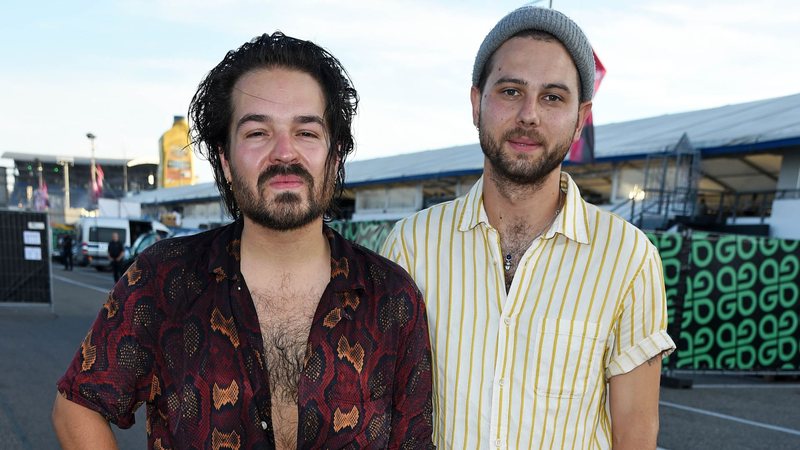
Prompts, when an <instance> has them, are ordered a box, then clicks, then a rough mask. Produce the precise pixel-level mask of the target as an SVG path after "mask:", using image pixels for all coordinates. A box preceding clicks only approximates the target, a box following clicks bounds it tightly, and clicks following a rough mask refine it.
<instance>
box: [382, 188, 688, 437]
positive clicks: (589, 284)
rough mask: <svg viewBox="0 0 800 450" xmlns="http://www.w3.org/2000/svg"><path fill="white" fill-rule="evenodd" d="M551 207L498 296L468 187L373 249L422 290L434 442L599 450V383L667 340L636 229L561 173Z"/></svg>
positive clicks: (499, 261) (498, 263)
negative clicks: (560, 200)
mask: <svg viewBox="0 0 800 450" xmlns="http://www.w3.org/2000/svg"><path fill="white" fill-rule="evenodd" d="M561 185H562V190H565V191H566V202H565V205H564V207H563V208H562V212H561V213H560V215H559V216H558V218H557V220H556V221H555V222H554V223H553V225H552V226H551V227H550V229H549V230H547V231H546V232H545V233H544V234H543V235H542V236H541V237H540V238H537V239H536V240H534V241H533V243H531V246H530V248H528V250H527V251H526V252H525V254H524V255H523V256H522V259H521V260H520V265H519V268H518V269H517V272H516V275H515V276H514V280H513V283H512V285H511V288H510V291H509V292H508V294H506V291H505V283H504V275H503V258H502V255H501V250H500V235H499V233H498V232H497V230H496V229H494V228H493V227H492V226H491V225H489V221H488V218H487V216H486V211H485V209H484V205H483V195H482V192H483V178H481V179H480V180H478V182H477V183H476V184H475V186H473V187H472V189H471V190H470V192H469V193H468V194H467V195H466V196H464V197H461V198H458V199H456V200H453V201H451V202H447V203H443V204H440V205H436V206H433V207H431V208H429V209H426V210H424V211H420V212H418V213H416V214H415V215H413V216H411V217H408V218H406V219H404V220H402V221H400V222H398V223H397V224H396V225H395V227H394V229H393V230H392V233H391V234H390V235H389V238H388V239H387V241H386V243H385V244H384V247H383V254H384V255H386V256H387V257H389V258H390V259H392V260H394V261H396V262H398V263H399V264H400V265H402V266H403V267H404V268H405V269H406V270H407V271H408V272H409V273H410V274H411V276H412V277H413V278H414V280H416V282H417V284H418V285H419V288H420V289H421V290H422V292H423V294H424V296H425V303H426V308H427V311H428V317H429V329H430V333H431V344H432V346H433V356H434V359H435V361H436V364H435V367H434V392H435V395H434V441H435V443H436V444H437V446H438V447H439V448H443V449H470V450H471V449H527V448H531V449H550V450H556V449H558V450H560V449H572V448H574V449H607V448H611V421H610V417H609V412H608V411H609V409H608V393H607V382H608V379H609V378H610V377H612V376H614V375H618V374H622V373H626V372H629V371H631V370H633V369H634V368H636V367H637V366H639V365H640V364H642V363H644V362H646V361H647V360H648V359H650V358H652V357H653V356H655V355H658V354H659V353H661V352H662V351H671V349H674V347H675V345H674V343H673V342H672V340H671V339H670V337H669V336H668V335H667V333H666V327H667V313H666V297H665V291H664V282H663V278H662V269H661V260H660V258H659V255H658V252H657V250H656V248H655V247H654V246H653V245H652V244H651V243H650V241H649V240H648V239H647V237H646V236H645V235H644V234H643V233H642V232H641V231H639V230H638V229H636V228H635V227H634V226H633V225H631V224H629V223H628V222H626V221H624V220H623V219H621V218H619V217H617V216H615V215H613V214H610V213H607V212H604V211H602V210H600V209H599V208H597V207H596V206H594V205H591V204H588V203H586V202H584V201H583V199H582V198H581V197H580V193H579V191H578V187H577V186H576V185H575V183H574V182H573V181H572V179H571V178H570V177H569V175H567V174H562V178H561Z"/></svg>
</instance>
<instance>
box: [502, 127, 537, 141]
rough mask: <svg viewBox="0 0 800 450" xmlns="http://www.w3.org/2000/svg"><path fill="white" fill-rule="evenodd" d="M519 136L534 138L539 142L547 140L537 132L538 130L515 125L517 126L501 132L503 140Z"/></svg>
mask: <svg viewBox="0 0 800 450" xmlns="http://www.w3.org/2000/svg"><path fill="white" fill-rule="evenodd" d="M520 137H526V138H528V139H531V140H534V141H537V142H541V143H546V142H547V140H546V139H545V138H544V136H542V135H541V133H539V132H538V131H536V130H534V129H530V130H526V129H524V128H520V127H517V128H514V129H513V130H508V131H506V132H505V133H503V140H504V141H506V140H509V139H516V138H520Z"/></svg>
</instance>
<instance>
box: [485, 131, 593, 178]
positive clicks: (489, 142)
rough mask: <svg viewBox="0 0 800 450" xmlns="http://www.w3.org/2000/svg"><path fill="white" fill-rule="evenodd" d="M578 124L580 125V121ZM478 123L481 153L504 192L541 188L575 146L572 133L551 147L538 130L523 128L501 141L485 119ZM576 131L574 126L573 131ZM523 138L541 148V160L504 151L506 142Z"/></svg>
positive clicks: (528, 155)
mask: <svg viewBox="0 0 800 450" xmlns="http://www.w3.org/2000/svg"><path fill="white" fill-rule="evenodd" d="M575 122H576V123H575V124H576V126H577V119H576V121H575ZM478 123H479V125H480V126H479V131H478V139H479V141H480V144H481V150H483V154H484V155H485V156H486V159H488V160H489V163H490V165H491V167H492V174H491V176H492V181H494V182H495V183H496V184H497V186H498V188H500V189H501V190H504V191H508V190H518V189H533V190H536V189H539V188H540V187H541V186H542V184H543V183H544V181H545V179H546V178H547V176H548V175H549V174H550V173H552V172H553V171H554V170H556V169H557V168H558V167H559V166H560V165H561V163H562V162H563V161H564V158H565V157H566V156H567V152H569V148H570V146H571V145H572V136H573V134H572V133H570V134H569V135H567V136H564V137H563V138H561V139H559V140H558V141H556V142H554V143H553V144H552V145H550V143H549V141H548V140H547V139H545V137H544V136H542V135H541V134H540V133H539V132H538V131H536V130H534V129H530V130H525V129H523V128H520V127H516V128H514V129H511V130H507V131H506V132H504V133H503V134H502V136H501V137H500V139H499V140H498V139H495V138H494V136H492V135H491V134H490V133H489V131H488V130H487V127H485V126H484V124H483V120H482V118H479V119H478ZM574 130H575V128H574V127H573V132H574ZM523 136H524V137H527V138H528V139H531V140H535V141H537V142H539V143H540V144H541V145H542V148H543V151H542V154H541V155H540V156H539V157H536V155H530V154H527V155H526V154H517V155H514V154H511V153H509V152H504V151H503V143H504V142H506V141H507V140H509V139H513V138H519V137H523Z"/></svg>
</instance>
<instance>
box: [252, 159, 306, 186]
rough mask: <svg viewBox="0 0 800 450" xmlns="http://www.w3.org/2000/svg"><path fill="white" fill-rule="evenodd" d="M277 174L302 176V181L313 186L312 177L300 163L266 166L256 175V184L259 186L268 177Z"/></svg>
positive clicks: (267, 179) (266, 180) (268, 178)
mask: <svg viewBox="0 0 800 450" xmlns="http://www.w3.org/2000/svg"><path fill="white" fill-rule="evenodd" d="M279 175H295V176H298V177H300V178H302V179H303V181H305V182H306V183H308V185H309V186H314V177H312V176H311V174H310V173H309V172H308V171H307V170H306V169H305V167H303V166H301V165H300V164H276V165H274V166H269V167H267V168H266V169H265V170H264V171H263V172H261V174H260V175H259V176H258V184H257V186H258V187H259V188H261V186H263V185H264V184H265V183H266V182H268V181H269V180H270V178H273V177H276V176H279Z"/></svg>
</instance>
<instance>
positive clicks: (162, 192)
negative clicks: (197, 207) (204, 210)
mask: <svg viewBox="0 0 800 450" xmlns="http://www.w3.org/2000/svg"><path fill="white" fill-rule="evenodd" d="M219 198H220V197H219V190H218V189H217V184H216V183H215V182H213V181H209V182H206V183H197V184H194V185H187V186H176V187H170V188H159V189H154V190H152V191H142V192H139V193H138V194H134V195H131V196H130V197H129V199H130V200H133V201H136V202H139V203H142V204H148V205H152V204H169V203H183V202H186V201H189V200H196V201H200V200H218V199H219Z"/></svg>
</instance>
